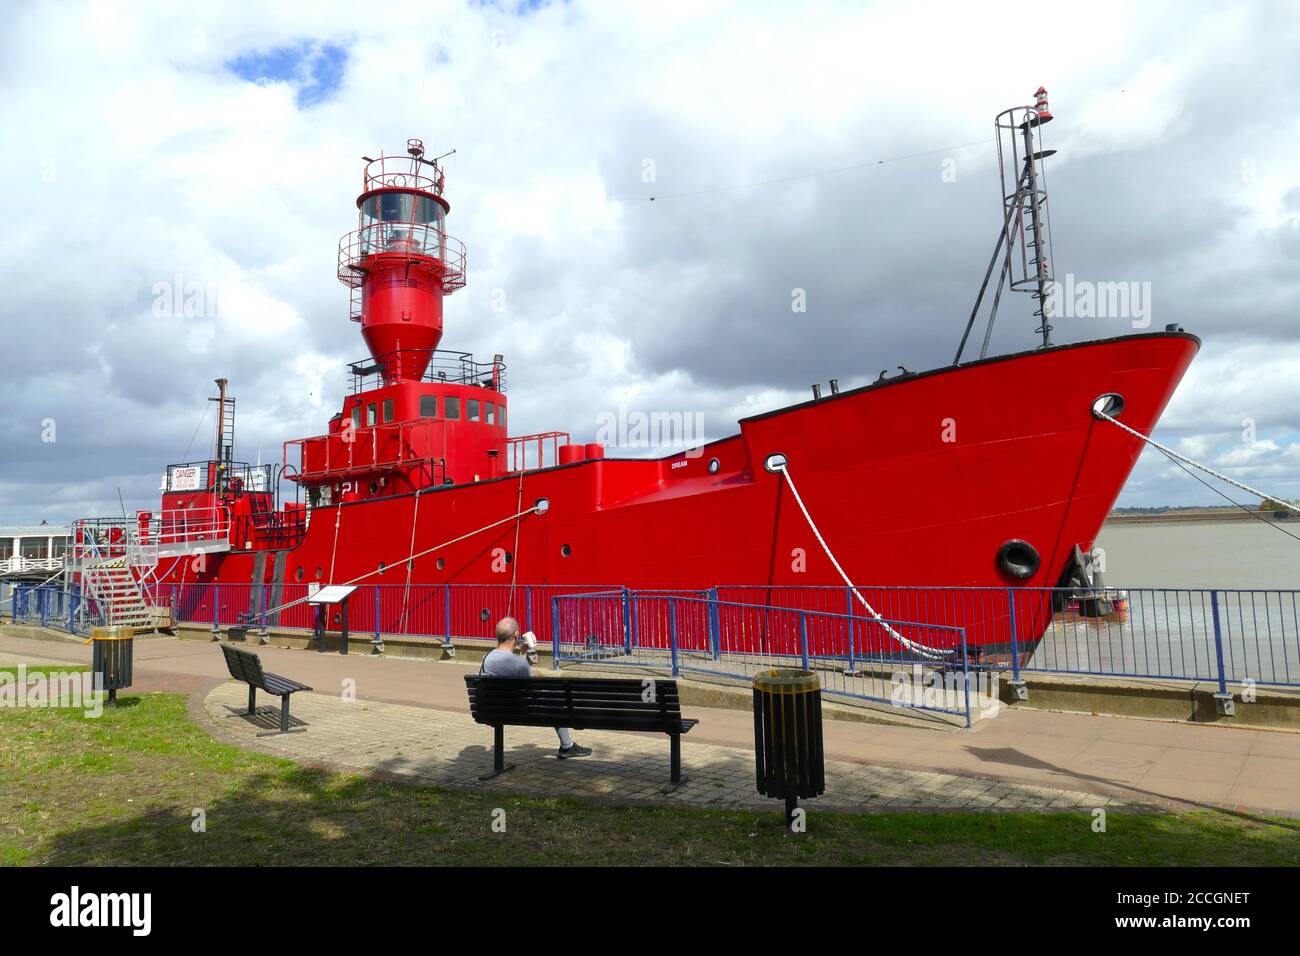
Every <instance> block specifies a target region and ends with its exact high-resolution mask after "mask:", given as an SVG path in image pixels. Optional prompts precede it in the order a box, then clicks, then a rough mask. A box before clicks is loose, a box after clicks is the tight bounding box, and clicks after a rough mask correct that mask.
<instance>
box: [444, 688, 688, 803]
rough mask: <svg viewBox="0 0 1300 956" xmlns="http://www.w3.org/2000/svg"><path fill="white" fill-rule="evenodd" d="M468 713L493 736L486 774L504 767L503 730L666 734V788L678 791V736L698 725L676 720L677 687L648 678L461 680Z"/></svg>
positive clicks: (678, 709) (679, 716) (679, 712)
mask: <svg viewBox="0 0 1300 956" xmlns="http://www.w3.org/2000/svg"><path fill="white" fill-rule="evenodd" d="M465 684H466V686H467V687H468V689H469V712H470V714H471V716H473V718H474V720H476V721H477V722H478V723H480V724H487V725H488V726H490V727H491V728H492V729H493V731H494V734H493V758H492V772H491V773H489V774H485V775H484V776H483V777H481V778H480V779H482V780H487V779H490V778H491V777H495V776H496V775H497V774H501V773H505V772H506V771H507V770H509V769H511V768H510V767H507V766H506V763H505V727H506V726H507V725H510V726H515V727H554V728H558V727H568V728H570V729H572V730H633V731H642V732H645V731H652V732H657V733H664V734H667V735H668V737H669V739H670V742H671V743H670V749H671V757H670V780H671V783H670V784H669V788H670V789H671V788H674V787H677V786H680V785H681V784H682V783H683V781H684V778H683V777H682V734H684V733H686V732H687V731H689V730H690V729H691V728H692V727H694V726H695V725H696V724H697V723H699V721H697V720H687V719H685V718H683V717H682V707H681V700H680V699H679V698H678V695H677V682H676V681H674V680H658V679H651V678H648V677H647V678H640V677H635V678H630V679H623V678H614V679H607V678H591V677H530V678H523V677H487V676H484V675H482V674H478V675H469V674H467V675H466V676H465Z"/></svg>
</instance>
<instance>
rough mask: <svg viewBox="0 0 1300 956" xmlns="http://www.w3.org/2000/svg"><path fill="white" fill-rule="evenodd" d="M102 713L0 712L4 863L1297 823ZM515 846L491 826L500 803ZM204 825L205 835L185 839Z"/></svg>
mask: <svg viewBox="0 0 1300 956" xmlns="http://www.w3.org/2000/svg"><path fill="white" fill-rule="evenodd" d="M121 702H122V704H123V706H122V707H120V708H118V709H116V710H112V709H108V710H105V712H104V714H103V716H102V717H100V718H98V719H89V718H86V717H84V716H83V715H82V712H81V711H79V710H26V709H5V710H3V711H0V741H3V746H0V863H4V864H58V865H86V864H90V865H104V866H107V865H124V864H189V865H194V864H198V865H202V864H228V865H230V864H296V863H302V864H308V863H309V864H325V865H329V864H338V865H358V864H485V865H494V864H499V865H512V866H518V865H528V864H631V865H636V864H704V865H711V864H726V865H752V864H907V865H927V864H958V865H962V864H973V865H981V864H1010V865H1021V864H1083V865H1133V864H1142V865H1148V864H1157V865H1159V864H1167V865H1174V866H1194V865H1200V864H1216V865H1221V864H1238V865H1240V864H1273V865H1295V864H1297V863H1300V824H1297V823H1296V822H1295V821H1288V820H1269V819H1264V818H1253V817H1248V816H1243V815H1239V814H1235V815H1234V814H1229V813H1219V812H1213V811H1199V812H1195V813H1184V814H1165V813H1153V812H1138V811H1123V810H1112V811H1110V813H1109V815H1108V821H1107V832H1106V833H1103V834H1099V833H1094V832H1093V831H1092V829H1091V826H1090V824H1091V822H1092V818H1091V816H1090V815H1088V814H1083V813H1051V814H1031V813H1014V814H1011V813H1008V814H1000V813H982V814H924V813H899V814H882V813H873V814H858V815H852V814H840V813H831V812H818V811H817V808H816V802H815V801H813V802H810V803H809V804H808V807H809V817H808V827H809V832H808V833H806V834H801V835H795V834H791V833H789V832H787V831H786V829H785V827H784V826H783V825H782V819H781V816H782V815H781V812H780V809H779V806H778V804H776V803H775V802H774V803H773V805H772V810H771V811H768V812H761V813H758V812H741V811H714V810H685V809H676V808H672V809H669V808H657V807H620V806H615V805H606V804H592V803H583V802H579V801H575V800H552V799H542V798H535V797H522V796H513V795H509V794H506V793H500V792H489V791H474V792H462V791H456V790H442V789H435V788H426V787H418V786H413V785H407V784H402V783H394V782H388V781H385V780H379V779H373V778H366V777H361V776H356V775H349V774H340V773H329V772H324V771H319V770H313V769H309V768H305V767H302V766H300V765H298V764H295V763H292V762H290V761H286V760H281V759H277V758H274V757H270V756H266V755H263V754H258V753H253V752H250V751H245V750H240V749H238V748H236V747H233V746H229V745H227V744H224V743H220V742H218V741H216V740H214V739H213V738H211V737H210V736H209V735H208V734H207V733H206V732H205V731H204V730H202V729H201V728H200V727H198V726H197V725H195V724H194V723H193V722H191V721H190V720H189V718H188V716H187V714H186V703H185V699H184V698H183V697H181V696H178V695H174V694H146V695H142V696H132V697H125V698H122V699H121ZM496 808H501V809H503V810H505V813H506V818H505V819H506V832H505V833H495V832H493V830H492V827H491V822H492V814H493V811H494V809H496ZM196 809H202V810H203V811H204V812H205V814H206V828H207V829H206V832H203V833H196V832H194V830H193V829H192V826H191V824H192V822H193V820H194V817H193V812H194V810H196Z"/></svg>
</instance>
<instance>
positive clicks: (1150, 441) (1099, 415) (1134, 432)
mask: <svg viewBox="0 0 1300 956" xmlns="http://www.w3.org/2000/svg"><path fill="white" fill-rule="evenodd" d="M1092 414H1093V415H1095V416H1096V417H1097V418H1100V419H1101V420H1102V421H1107V422H1110V423H1111V424H1112V425H1118V426H1119V427H1120V428H1122V429H1123V430H1124V431H1126V432H1128V433H1129V434H1130V435H1132V436H1133V437H1134V438H1139V439H1141V440H1142V441H1144V442H1146V443H1147V444H1148V445H1150V446H1151V447H1152V448H1157V449H1159V450H1160V451H1162V452H1164V453H1165V454H1166V455H1168V456H1169V457H1170V458H1177V459H1178V460H1179V461H1181V462H1184V463H1186V464H1188V465H1191V466H1192V467H1193V468H1199V469H1200V470H1201V471H1203V472H1205V473H1206V474H1207V475H1211V476H1213V477H1215V478H1218V479H1219V480H1220V481H1226V482H1227V483H1228V484H1230V485H1233V486H1235V487H1237V488H1240V489H1241V490H1242V491H1245V492H1249V493H1250V494H1252V495H1255V496H1257V497H1259V498H1263V499H1264V500H1265V501H1271V502H1273V503H1274V504H1279V505H1281V506H1282V507H1283V508H1286V509H1287V510H1289V511H1296V512H1300V505H1294V504H1292V503H1291V502H1289V501H1283V500H1282V499H1281V498H1274V497H1273V496H1272V495H1270V494H1266V493H1265V492H1263V491H1260V490H1259V489H1258V488H1252V487H1250V485H1246V484H1242V483H1241V482H1240V481H1237V480H1236V479H1234V478H1229V477H1228V476H1227V475H1224V474H1221V473H1220V472H1217V471H1215V470H1214V469H1213V468H1211V467H1210V466H1209V465H1203V464H1201V463H1200V462H1199V461H1193V460H1192V459H1191V458H1188V457H1187V456H1186V455H1180V454H1178V452H1176V451H1174V450H1173V449H1172V448H1168V447H1166V446H1165V445H1162V444H1160V442H1158V441H1156V440H1155V439H1154V438H1152V437H1150V436H1149V435H1143V434H1142V433H1141V432H1140V431H1138V430H1137V429H1135V428H1129V427H1128V426H1127V425H1125V424H1124V423H1123V422H1121V421H1119V420H1117V419H1115V418H1112V417H1111V416H1109V415H1107V414H1106V413H1105V412H1103V411H1102V410H1101V409H1099V408H1094V409H1093V410H1092Z"/></svg>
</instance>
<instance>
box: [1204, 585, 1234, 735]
mask: <svg viewBox="0 0 1300 956" xmlns="http://www.w3.org/2000/svg"><path fill="white" fill-rule="evenodd" d="M1210 610H1211V612H1212V613H1213V614H1214V656H1215V658H1216V659H1217V661H1218V665H1219V690H1218V692H1217V693H1215V695H1214V709H1215V710H1216V711H1218V712H1219V713H1220V714H1222V715H1223V716H1225V717H1233V716H1235V715H1236V713H1237V707H1236V703H1235V702H1234V701H1233V699H1232V695H1231V694H1229V693H1228V677H1227V670H1226V668H1225V667H1224V666H1223V632H1222V630H1221V629H1220V626H1219V592H1218V591H1211V592H1210Z"/></svg>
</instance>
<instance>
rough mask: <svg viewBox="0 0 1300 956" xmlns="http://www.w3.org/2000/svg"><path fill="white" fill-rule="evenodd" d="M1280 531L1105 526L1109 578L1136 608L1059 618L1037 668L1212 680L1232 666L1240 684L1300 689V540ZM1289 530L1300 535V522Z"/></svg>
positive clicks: (1238, 524)
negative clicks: (1119, 616)
mask: <svg viewBox="0 0 1300 956" xmlns="http://www.w3.org/2000/svg"><path fill="white" fill-rule="evenodd" d="M1277 527H1278V526H1272V527H1270V526H1267V525H1265V524H1264V523H1262V522H1260V521H1220V522H1205V523H1202V524H1172V523H1171V524H1160V523H1153V524H1123V525H1114V524H1112V525H1109V526H1107V527H1105V528H1103V529H1102V532H1101V535H1100V536H1099V537H1098V540H1097V547H1098V548H1100V549H1102V550H1103V551H1104V552H1105V553H1104V565H1103V568H1104V578H1105V584H1106V585H1107V587H1110V588H1123V589H1126V590H1127V591H1128V599H1129V600H1128V607H1127V613H1126V614H1125V615H1124V616H1123V618H1122V619H1117V618H1108V619H1092V620H1081V619H1079V618H1077V617H1074V616H1071V615H1068V614H1066V615H1058V616H1057V619H1056V620H1055V621H1054V622H1053V624H1052V626H1051V628H1049V629H1048V632H1047V633H1046V634H1045V635H1044V636H1043V640H1042V643H1041V645H1040V646H1039V647H1038V648H1037V650H1036V651H1035V653H1034V656H1033V659H1032V662H1031V663H1030V664H1029V668H1028V669H1031V670H1032V669H1043V670H1064V671H1072V672H1083V673H1100V674H1120V675H1130V676H1144V677H1185V678H1198V679H1206V680H1213V679H1215V678H1217V677H1218V675H1219V674H1220V672H1221V670H1222V673H1223V675H1224V676H1225V677H1226V678H1227V679H1228V680H1232V681H1242V680H1246V679H1252V680H1255V681H1257V682H1260V683H1265V684H1285V685H1290V686H1297V685H1300V593H1297V592H1300V541H1297V540H1296V539H1295V538H1291V537H1288V536H1287V535H1285V534H1282V533H1280V532H1279V531H1278V530H1277ZM1281 527H1284V528H1285V529H1286V530H1287V531H1289V532H1291V533H1292V534H1297V535H1300V521H1291V522H1287V523H1286V524H1284V525H1281ZM1167 589H1169V590H1167ZM1172 589H1177V590H1172ZM1220 661H1222V667H1220V663H1219V662H1220Z"/></svg>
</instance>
